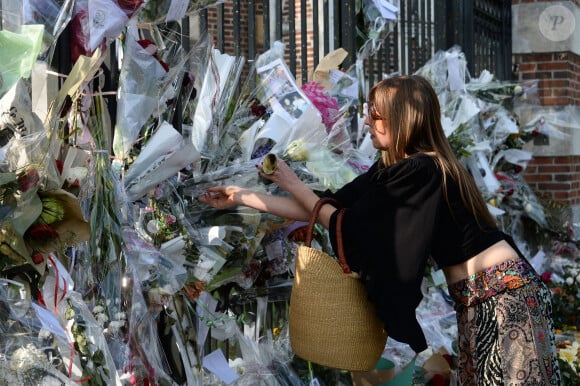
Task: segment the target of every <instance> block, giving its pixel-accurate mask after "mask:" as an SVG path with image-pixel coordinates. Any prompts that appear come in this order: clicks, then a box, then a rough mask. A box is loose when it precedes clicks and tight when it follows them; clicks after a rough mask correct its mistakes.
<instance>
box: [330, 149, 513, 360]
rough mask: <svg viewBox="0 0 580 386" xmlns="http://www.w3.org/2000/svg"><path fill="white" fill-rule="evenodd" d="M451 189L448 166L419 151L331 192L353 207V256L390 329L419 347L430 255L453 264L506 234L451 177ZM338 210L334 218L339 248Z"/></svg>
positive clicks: (348, 245)
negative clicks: (470, 206)
mask: <svg viewBox="0 0 580 386" xmlns="http://www.w3.org/2000/svg"><path fill="white" fill-rule="evenodd" d="M447 189H448V198H449V200H448V201H447V200H446V199H445V196H444V190H443V179H442V171H441V169H440V168H439V166H438V165H437V163H436V161H435V160H434V159H433V158H431V157H430V156H428V155H426V154H422V153H418V154H415V155H413V156H411V157H409V158H406V159H404V160H402V161H399V162H397V163H396V164H394V165H392V166H389V167H386V168H382V169H379V168H378V163H375V164H374V165H373V166H372V167H371V168H370V169H369V171H368V172H366V173H364V174H362V175H360V176H358V177H357V178H355V179H354V180H353V181H352V182H350V183H348V184H346V185H345V186H344V187H343V188H341V189H340V190H338V191H337V192H335V193H330V192H328V191H327V192H325V196H331V197H334V198H335V199H337V200H338V201H339V202H340V203H341V204H342V205H343V206H344V207H345V208H346V210H345V214H344V217H343V221H342V235H343V242H344V248H345V256H346V258H347V261H348V263H349V265H350V267H351V269H352V270H353V271H355V272H359V273H360V274H361V280H363V282H364V283H365V285H366V287H367V290H368V294H369V298H370V300H371V301H372V302H373V304H374V305H375V306H376V309H377V312H378V314H379V316H380V318H381V319H382V320H383V322H384V324H385V328H386V330H387V332H388V334H389V336H391V337H392V338H394V339H396V340H397V341H400V342H404V343H408V344H409V345H410V346H411V347H412V348H413V349H414V350H415V351H416V352H420V351H422V350H424V349H425V348H427V344H426V340H425V336H424V334H423V332H422V330H421V327H420V325H419V323H418V322H417V318H416V314H415V310H416V308H417V306H418V305H419V303H420V301H421V299H422V294H421V281H422V279H423V275H424V270H425V266H426V263H427V260H428V257H429V256H432V257H433V259H434V260H435V262H436V263H437V264H438V265H439V267H445V266H450V265H454V264H458V263H461V262H464V261H466V260H468V259H470V258H471V257H473V256H475V255H476V254H478V253H479V252H481V251H483V250H484V249H486V248H488V247H490V246H491V245H493V244H495V243H496V242H498V241H500V240H502V239H506V235H505V234H504V233H503V232H501V231H499V230H498V229H497V228H495V227H491V226H485V227H484V228H482V227H481V226H480V225H478V224H477V222H476V220H475V218H474V217H473V216H472V215H471V214H470V213H469V212H467V211H466V210H465V208H464V206H463V204H462V202H461V198H460V195H459V191H458V187H457V186H456V184H455V182H454V181H453V180H452V179H451V178H448V179H447ZM337 214H338V211H337V212H335V213H334V214H333V216H332V217H331V219H330V224H329V230H330V231H329V233H330V239H331V242H332V245H333V247H334V248H335V249H336V232H335V230H336V218H337ZM510 244H511V242H510Z"/></svg>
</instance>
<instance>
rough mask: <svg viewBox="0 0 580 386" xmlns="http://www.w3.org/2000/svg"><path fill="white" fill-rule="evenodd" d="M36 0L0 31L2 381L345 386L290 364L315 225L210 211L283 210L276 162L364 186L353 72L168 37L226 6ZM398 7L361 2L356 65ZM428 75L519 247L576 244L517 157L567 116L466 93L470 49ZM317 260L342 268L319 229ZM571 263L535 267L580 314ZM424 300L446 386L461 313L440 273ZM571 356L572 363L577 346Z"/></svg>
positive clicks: (323, 372)
mask: <svg viewBox="0 0 580 386" xmlns="http://www.w3.org/2000/svg"><path fill="white" fill-rule="evenodd" d="M42 3H43V4H45V3H46V6H47V8H46V9H44V8H43V9H40V8H39V5H37V4H36V3H35V4H34V5H33V4H32V2H24V4H23V5H22V7H21V8H18V7H15V8H14V9H13V12H14V15H20V16H21V18H20V19H19V18H14V19H13V20H11V23H12V24H10V26H11V28H10V30H9V29H6V30H2V31H0V34H4V35H2V36H0V38H3V39H5V41H6V42H7V44H3V45H1V47H0V49H4V50H8V51H5V52H4V53H5V55H4V56H5V57H9V58H10V59H11V60H10V61H5V62H3V64H2V65H1V66H2V69H3V71H2V76H3V77H4V79H3V83H2V88H1V91H0V108H1V109H2V119H1V121H0V133H1V135H0V186H1V190H0V224H1V226H0V237H1V239H0V253H1V259H0V305H1V306H0V329H1V332H2V334H1V336H2V338H0V370H1V371H0V380H2V381H4V382H3V383H13V384H46V385H50V384H54V385H73V384H87V385H113V384H116V385H188V386H189V385H205V384H216V385H219V384H228V385H229V384H236V385H279V384H282V385H292V386H295V385H296V386H297V385H303V384H317V383H318V384H349V382H351V379H350V375H349V374H348V373H346V374H345V373H344V372H341V371H338V370H334V369H326V368H323V367H321V366H318V365H316V364H313V363H308V362H305V361H303V360H301V359H300V358H298V357H296V356H295V355H294V354H293V352H292V348H291V344H290V340H289V335H288V328H287V327H288V326H287V316H288V314H287V313H288V306H289V295H290V291H291V286H292V278H293V273H294V260H293V259H294V254H295V252H296V249H297V247H298V246H299V245H300V243H302V242H303V241H304V234H303V233H304V225H305V224H303V223H299V222H289V221H287V220H284V219H280V218H277V217H275V216H272V215H269V214H265V213H260V212H258V211H256V210H253V209H248V208H233V209H230V210H217V209H213V208H209V207H207V206H205V205H203V204H201V203H199V202H198V201H197V200H196V197H198V196H199V195H200V194H202V193H204V192H205V190H206V188H207V187H208V186H213V185H216V184H224V185H225V184H237V185H241V186H246V187H251V188H252V189H255V190H261V191H263V192H268V193H270V194H285V193H284V192H281V191H279V190H278V189H277V188H276V186H275V185H274V184H269V183H268V181H264V180H261V179H260V178H259V177H258V175H257V173H256V167H255V166H256V165H257V164H261V163H262V162H264V161H265V160H269V159H272V157H273V156H275V157H274V159H278V158H279V159H283V160H285V161H286V162H287V163H288V164H289V165H290V166H291V167H292V168H293V169H294V170H295V171H296V173H297V174H298V176H299V177H300V178H301V179H302V180H303V181H304V182H305V183H306V184H307V185H308V186H310V187H311V188H312V189H313V190H315V191H317V192H322V191H325V190H327V189H330V190H336V189H339V188H340V187H341V186H343V185H344V184H345V183H347V182H349V181H351V180H352V179H353V178H355V177H356V176H357V175H359V174H360V173H362V172H364V171H365V170H367V169H368V168H369V167H370V165H371V164H372V163H373V162H374V161H375V159H376V155H377V154H376V151H375V150H374V149H373V148H372V146H371V145H370V143H371V142H370V138H369V136H368V133H367V130H366V129H365V127H364V126H363V124H362V122H363V120H364V119H363V116H362V114H360V113H354V114H355V115H356V116H353V111H357V110H358V109H357V107H358V106H361V105H362V104H363V103H364V100H361V96H360V94H359V93H360V89H361V87H362V85H363V84H364V76H363V75H362V74H361V73H360V71H359V68H360V66H359V64H355V65H354V66H353V68H352V69H349V70H347V71H340V70H337V66H338V65H340V63H341V62H342V60H344V58H345V52H344V50H341V49H338V50H336V51H334V52H332V53H329V54H328V55H327V56H326V57H325V58H323V59H322V60H321V61H320V64H319V65H318V67H317V68H316V69H314V71H313V76H312V79H310V80H309V81H308V82H306V83H305V84H303V85H298V83H297V82H296V80H295V79H294V77H293V75H292V74H291V72H290V70H289V69H288V67H287V65H286V63H285V60H284V57H285V56H284V50H285V46H284V44H283V43H281V42H275V43H274V44H273V45H272V47H271V48H270V49H269V50H268V51H266V52H264V53H262V54H260V55H259V56H258V57H257V58H255V60H254V58H251V59H252V60H248V61H246V60H245V58H243V57H233V56H230V55H227V54H224V53H222V52H220V51H219V50H218V49H216V48H215V47H214V46H213V44H212V43H211V42H212V39H211V36H202V37H200V39H199V40H198V41H197V42H195V44H192V46H191V47H190V48H189V51H186V50H185V49H184V47H182V46H181V45H180V44H179V41H180V39H178V38H177V35H176V32H175V31H173V30H171V29H170V28H167V26H166V25H164V22H165V21H170V20H176V19H175V18H180V17H182V16H183V15H184V14H188V13H191V12H195V11H197V10H200V9H202V8H204V7H207V6H211V5H213V4H217V3H220V2H219V1H218V2H216V1H210V2H208V1H205V2H200V1H176V0H173V1H156V0H145V1H140V0H138V1H128V0H118V1H113V0H95V1H92V0H89V1H77V2H75V4H74V7H73V4H72V3H69V2H67V1H61V2H56V1H54V2H53V1H50V0H48V1H44V2H42ZM393 4H394V3H390V2H389V3H387V2H384V1H378V0H377V1H374V2H372V4H370V2H368V4H367V8H365V11H366V14H365V15H366V17H367V19H366V20H368V21H373V23H371V24H372V26H373V27H372V28H369V31H371V32H372V33H371V35H372V36H371V37H370V38H371V39H374V40H373V41H374V43H372V42H371V43H369V45H367V46H365V47H366V48H365V50H364V52H363V51H361V52H360V53H359V54H360V55H367V54H368V53H369V52H367V51H368V50H371V51H372V50H373V49H374V48H373V47H375V48H376V44H378V42H379V41H380V40H381V39H380V37H381V36H383V35H384V34H385V33H387V32H388V28H389V24H388V20H390V19H392V18H389V17H387V16H388V15H390V14H389V12H391V13H396V8H397V7H396V5H393ZM393 7H394V8H393ZM33 10H36V11H38V12H36V13H34V12H32V13H31V11H33ZM31 14H34V17H30V15H31ZM27 15H28V16H27ZM39 15H42V17H40V16H39ZM3 17H5V12H4V9H3ZM15 20H19V21H18V22H15ZM67 23H70V26H71V28H73V27H74V28H75V31H76V32H75V33H74V34H73V35H74V36H73V41H72V43H71V44H72V48H73V49H72V52H71V56H72V58H71V59H72V60H73V62H74V66H73V68H72V70H71V71H70V73H69V74H68V75H67V76H66V80H65V81H64V83H63V85H62V86H61V87H60V89H59V90H58V93H57V95H56V97H55V98H54V100H53V103H52V104H51V106H50V108H49V109H48V111H46V112H45V113H44V114H43V115H42V114H41V115H39V112H40V111H41V110H40V109H38V108H36V106H35V105H34V99H33V98H32V94H31V83H30V73H31V72H32V71H33V70H38V68H36V69H35V68H34V66H38V63H37V64H36V65H35V64H34V63H35V62H36V61H37V60H39V61H42V60H47V58H48V57H50V55H51V52H52V49H53V48H54V44H55V42H56V40H57V38H58V35H59V33H60V31H62V29H63V28H64V27H65V26H66V25H67ZM6 25H8V24H6ZM372 44H375V46H373V45H372ZM113 47H116V48H113ZM369 47H370V48H369ZM111 49H117V50H119V53H120V57H121V58H122V61H121V66H120V73H119V79H118V82H119V83H118V90H116V102H117V111H116V114H117V115H116V116H115V117H114V118H115V119H114V120H113V119H112V118H113V117H111V116H110V115H109V110H108V108H107V105H106V101H105V95H104V93H103V90H102V89H101V88H100V85H101V84H102V81H101V72H100V67H101V65H102V63H103V60H104V56H105V54H106V52H107V51H108V50H111ZM360 55H359V59H362V56H360ZM245 66H248V67H249V69H248V70H247V71H244V67H245ZM418 73H420V74H421V75H424V76H425V77H426V78H427V79H429V80H430V81H431V83H432V84H433V86H434V88H435V90H436V91H437V94H438V96H439V98H440V101H441V106H442V107H443V111H442V113H443V114H442V117H441V118H442V122H443V124H444V127H445V130H446V133H447V135H448V137H449V140H450V142H451V144H452V146H453V149H454V150H455V152H456V153H457V155H458V157H459V158H460V159H461V161H462V162H463V163H464V164H465V166H466V167H467V168H469V170H470V171H471V172H472V174H473V175H474V177H475V178H476V182H477V184H478V186H479V187H480V189H481V192H482V194H483V195H484V197H485V199H486V200H487V202H488V203H489V206H490V209H492V210H493V213H494V214H495V215H496V216H498V219H499V220H500V222H501V223H502V224H503V227H504V228H505V229H506V230H507V231H508V232H510V233H511V234H513V235H514V236H515V237H516V240H517V242H518V244H520V245H521V246H522V249H523V250H524V251H526V252H529V251H531V250H532V248H531V247H528V246H527V245H526V241H527V240H528V237H529V233H528V232H529V228H530V224H534V225H535V229H548V230H549V231H550V232H565V229H564V228H565V226H566V225H565V224H560V223H559V222H558V220H557V219H556V216H554V215H553V213H552V212H550V211H548V210H546V207H545V206H544V203H543V202H542V201H541V200H540V199H539V198H537V197H536V196H535V195H534V193H533V192H532V190H531V189H530V188H529V186H528V185H527V184H526V183H525V180H524V179H523V172H524V170H525V168H526V166H527V163H528V162H529V161H530V160H531V158H532V155H531V154H530V153H529V152H527V151H525V150H524V145H525V144H526V143H527V142H529V140H530V139H531V138H533V137H534V136H535V135H539V134H542V135H547V136H557V137H558V138H565V136H566V135H567V134H566V131H565V130H563V128H570V127H573V124H570V120H569V117H567V116H566V115H565V112H560V113H559V114H555V115H546V114H543V115H535V114H537V111H539V110H538V109H534V107H535V106H536V107H537V104H538V102H537V97H536V94H535V92H536V90H537V85H536V84H534V83H533V82H528V83H523V84H511V83H504V82H498V81H496V80H495V79H494V78H493V75H491V74H489V73H487V72H484V73H482V75H481V76H480V77H479V78H478V79H471V78H470V77H469V74H468V73H467V71H466V63H465V58H464V57H463V55H462V53H461V51H460V49H459V48H458V47H454V48H452V49H451V50H449V51H447V52H439V53H437V54H436V55H435V56H434V57H433V58H432V60H431V61H429V62H428V63H427V64H426V65H425V66H424V67H423V68H421V69H420V70H419V71H418ZM243 74H245V75H243ZM385 76H388V75H387V74H385ZM32 91H34V90H32ZM177 100H179V101H180V102H181V103H177ZM113 121H114V123H113ZM353 122H354V123H355V124H356V125H355V126H356V128H355V129H354V130H353V125H352V123H353ZM314 243H315V244H316V245H317V246H318V247H319V248H322V249H324V250H325V251H327V252H329V253H332V251H331V247H330V243H329V239H328V235H327V233H326V232H325V231H324V229H322V228H317V229H316V235H315V240H314ZM566 248H568V249H566ZM570 248H571V247H569V246H568V247H566V245H564V244H558V245H556V244H554V245H552V246H551V249H550V250H549V251H547V250H546V251H545V252H546V253H545V254H544V255H541V254H539V253H538V254H537V255H536V256H534V260H533V262H534V265H535V266H537V267H539V268H540V269H539V270H540V271H542V272H553V274H552V276H551V279H552V283H555V284H554V286H552V287H551V288H553V291H554V293H555V294H556V295H566V296H572V297H574V294H572V292H573V291H572V292H570V291H569V289H570V288H576V289H577V285H578V284H577V283H576V282H573V283H572V284H570V285H573V286H576V287H567V286H568V281H569V280H568V279H569V277H568V276H567V275H568V274H571V273H574V272H576V271H577V267H576V268H574V267H572V268H570V267H566V268H564V267H563V266H562V267H559V266H558V265H556V264H557V263H556V262H558V261H560V260H559V259H557V258H556V255H558V254H560V255H561V254H562V253H563V252H562V251H564V250H565V251H567V252H571V255H570V256H567V260H566V261H574V259H575V261H577V260H578V254H577V250H571V249H570ZM550 254H552V255H554V256H551V255H550ZM574 270H575V271H574ZM575 274H577V272H576V273H575ZM574 277H575V278H574V280H576V279H577V277H576V276H574ZM558 288H560V289H559V290H558ZM423 293H424V295H425V296H424V300H423V302H422V303H421V305H420V307H419V309H418V314H419V315H420V316H421V318H420V320H421V323H422V325H423V329H424V331H425V333H426V336H427V340H428V342H429V344H430V346H431V347H430V349H429V350H428V351H427V352H426V353H423V354H422V356H423V358H422V359H420V360H419V361H418V362H417V363H416V364H417V366H419V367H420V369H421V371H416V372H415V378H416V382H417V383H422V382H423V383H425V382H427V381H429V380H431V379H435V378H437V377H443V378H446V379H449V378H450V377H451V376H452V372H453V362H452V361H451V360H449V361H448V360H447V359H448V358H451V357H452V356H453V355H455V354H456V348H455V344H454V339H455V334H456V326H455V315H454V311H453V308H452V306H451V303H450V300H449V297H448V295H447V292H446V287H445V281H444V278H443V277H442V275H441V272H440V271H438V270H437V269H436V267H433V268H432V269H431V270H430V271H429V272H427V273H426V275H425V280H424V286H423ZM575 299H576V300H577V299H578V296H577V294H576V297H575ZM564 304H565V303H564V302H562V305H564ZM569 314H570V313H565V310H562V315H569ZM566 323H570V320H567V321H566ZM561 341H562V347H563V348H564V350H563V351H562V355H563V356H566V355H568V354H566V353H568V351H570V350H573V348H574V347H575V346H574V343H571V342H572V341H571V340H570V343H569V344H568V343H566V344H565V342H568V341H569V340H567V339H564V338H562V339H561ZM409 350H410V349H409V348H408V347H406V346H405V345H403V344H399V343H398V342H394V341H392V340H389V344H388V345H387V347H386V349H385V354H384V356H385V357H388V358H391V359H393V361H394V362H396V363H400V364H401V365H402V364H405V363H409V362H411V360H412V359H413V355H414V354H413V353H410V351H409ZM566 358H567V357H566ZM412 363H414V362H412ZM570 363H571V364H572V366H577V362H576V365H574V363H575V362H574V360H572V361H571V362H570ZM576 369H577V367H576ZM397 370H398V371H399V370H401V369H400V368H397ZM576 371H577V370H576Z"/></svg>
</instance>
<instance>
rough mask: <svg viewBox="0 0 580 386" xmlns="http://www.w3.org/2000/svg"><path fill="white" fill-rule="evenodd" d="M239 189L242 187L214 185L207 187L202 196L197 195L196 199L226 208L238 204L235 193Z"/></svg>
mask: <svg viewBox="0 0 580 386" xmlns="http://www.w3.org/2000/svg"><path fill="white" fill-rule="evenodd" d="M241 191H242V188H240V187H239V186H234V185H231V186H214V187H211V188H209V189H208V190H207V192H206V193H205V194H204V195H203V196H200V197H197V200H198V201H199V202H203V203H204V204H207V205H209V206H212V207H214V208H217V209H227V208H231V207H233V206H237V205H240V202H239V201H238V195H237V194H238V193H240V192H241Z"/></svg>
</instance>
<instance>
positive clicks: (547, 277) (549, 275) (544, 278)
mask: <svg viewBox="0 0 580 386" xmlns="http://www.w3.org/2000/svg"><path fill="white" fill-rule="evenodd" d="M540 278H541V279H542V282H544V283H550V281H552V272H544V273H543V274H542V276H540Z"/></svg>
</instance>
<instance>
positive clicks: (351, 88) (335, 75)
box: [329, 69, 358, 99]
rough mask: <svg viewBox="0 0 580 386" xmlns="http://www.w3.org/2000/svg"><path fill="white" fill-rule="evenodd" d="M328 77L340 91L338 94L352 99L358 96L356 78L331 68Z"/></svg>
mask: <svg viewBox="0 0 580 386" xmlns="http://www.w3.org/2000/svg"><path fill="white" fill-rule="evenodd" d="M329 79H330V81H331V82H332V84H333V85H334V86H335V88H337V89H338V90H339V91H340V94H342V95H344V96H347V97H350V98H352V99H357V98H358V80H357V79H356V78H354V77H352V76H350V75H348V74H346V73H344V72H342V71H340V70H336V69H334V70H331V71H330V72H329Z"/></svg>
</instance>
